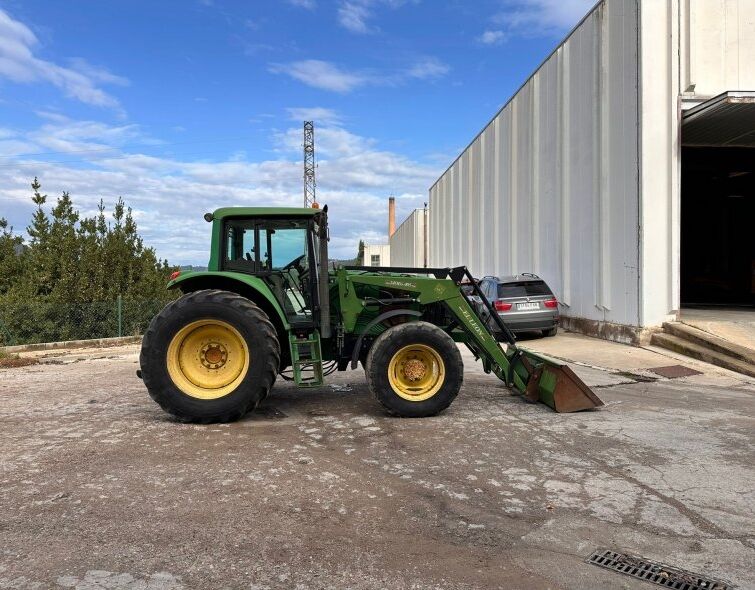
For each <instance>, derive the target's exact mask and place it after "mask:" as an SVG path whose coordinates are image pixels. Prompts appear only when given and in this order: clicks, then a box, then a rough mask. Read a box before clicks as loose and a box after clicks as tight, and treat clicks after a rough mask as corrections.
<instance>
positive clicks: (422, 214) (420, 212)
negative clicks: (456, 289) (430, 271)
mask: <svg viewBox="0 0 755 590" xmlns="http://www.w3.org/2000/svg"><path fill="white" fill-rule="evenodd" d="M427 223H428V212H427V210H426V209H415V210H414V211H412V212H411V213H410V214H409V216H408V217H407V218H406V219H405V220H404V222H403V223H402V224H401V225H399V226H398V229H396V231H395V232H394V233H393V235H391V238H390V245H391V265H392V266H403V267H413V268H423V267H427V266H430V265H429V261H428V254H429V253H428V243H427V242H426V241H425V234H426V231H425V230H426V228H427Z"/></svg>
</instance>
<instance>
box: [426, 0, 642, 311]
mask: <svg viewBox="0 0 755 590" xmlns="http://www.w3.org/2000/svg"><path fill="white" fill-rule="evenodd" d="M637 21H638V14H637V5H636V2H635V0H607V1H606V2H604V3H603V4H600V5H598V6H597V7H596V8H595V9H594V10H593V11H592V12H591V13H590V14H589V15H588V16H587V17H586V18H585V19H584V21H583V22H582V23H581V24H580V25H579V26H578V27H577V28H576V29H575V30H574V31H573V32H572V33H571V34H570V36H569V37H568V38H567V39H566V40H565V41H564V43H563V44H562V45H561V46H560V47H559V48H558V49H557V50H556V51H555V52H554V53H553V54H552V55H551V56H550V57H549V58H548V59H547V60H546V61H545V63H544V64H543V65H542V66H541V67H540V68H539V69H538V70H537V72H536V73H535V74H534V75H533V76H532V77H531V78H530V79H529V80H528V81H527V82H526V83H525V84H524V86H523V87H522V88H521V89H520V90H519V91H518V92H517V93H516V95H515V96H514V97H513V98H512V99H511V100H510V101H509V102H508V103H507V104H506V106H504V108H503V109H502V110H501V111H500V112H499V113H498V115H497V116H496V117H495V118H494V119H493V121H491V123H490V124H489V125H488V126H487V127H486V128H485V129H484V130H483V131H482V133H481V134H480V135H479V136H478V137H477V138H476V139H475V140H474V141H473V142H472V144H471V145H470V146H469V147H468V148H467V149H466V150H465V151H464V152H463V153H462V154H461V156H460V157H459V158H458V159H457V160H456V161H455V162H454V163H453V165H452V166H451V167H450V168H449V169H448V170H447V171H446V172H445V173H444V174H443V176H441V178H440V179H439V180H438V181H437V182H436V184H435V185H433V187H432V188H431V189H430V220H429V226H430V265H431V266H455V265H460V264H466V265H467V266H468V267H469V268H470V269H471V270H472V272H473V273H474V274H475V275H477V276H483V275H487V274H493V275H506V274H514V273H519V272H535V273H537V274H538V275H540V276H542V277H543V278H545V279H546V280H547V281H548V283H549V284H550V285H551V287H552V288H553V289H554V291H555V292H556V294H557V296H558V298H559V300H561V301H562V302H563V303H565V304H566V305H565V306H564V307H563V309H562V312H563V313H564V315H569V316H574V317H581V318H588V319H593V320H599V321H609V322H614V323H620V324H628V325H635V326H636V325H639V310H638V299H639V287H638V255H639V249H638V240H639V229H638V226H639V219H638V210H639V197H638V147H637V146H638V108H637V92H638V90H637V79H638V55H637V50H638V43H637V38H638V34H637Z"/></svg>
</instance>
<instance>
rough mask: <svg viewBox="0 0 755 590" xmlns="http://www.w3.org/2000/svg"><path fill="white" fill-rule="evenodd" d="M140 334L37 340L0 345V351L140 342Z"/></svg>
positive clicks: (31, 350) (97, 346)
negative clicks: (30, 342) (86, 338)
mask: <svg viewBox="0 0 755 590" xmlns="http://www.w3.org/2000/svg"><path fill="white" fill-rule="evenodd" d="M141 340H142V337H141V336H121V337H117V338H94V339H92V340H65V341H63V342H39V343H37V344H20V345H18V346H0V351H2V352H7V353H14V352H33V351H38V350H60V349H67V348H105V347H108V346H118V345H119V344H134V343H137V342H141Z"/></svg>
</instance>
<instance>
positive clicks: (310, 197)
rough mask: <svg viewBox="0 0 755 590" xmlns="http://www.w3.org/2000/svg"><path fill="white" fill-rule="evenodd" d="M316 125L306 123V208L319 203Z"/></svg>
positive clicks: (310, 122) (311, 122)
mask: <svg viewBox="0 0 755 590" xmlns="http://www.w3.org/2000/svg"><path fill="white" fill-rule="evenodd" d="M316 188H317V182H316V181H315V123H314V121H304V206H305V207H312V205H314V204H315V203H317V199H316V196H315V191H316Z"/></svg>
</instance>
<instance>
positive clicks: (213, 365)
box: [139, 289, 280, 424]
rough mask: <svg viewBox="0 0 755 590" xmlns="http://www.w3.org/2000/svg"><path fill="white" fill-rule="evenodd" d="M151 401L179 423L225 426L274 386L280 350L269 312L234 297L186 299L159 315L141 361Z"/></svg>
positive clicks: (213, 293) (210, 293)
mask: <svg viewBox="0 0 755 590" xmlns="http://www.w3.org/2000/svg"><path fill="white" fill-rule="evenodd" d="M139 363H140V365H141V372H142V378H143V380H144V384H145V385H146V386H147V391H148V392H149V395H150V397H151V398H152V399H153V400H155V401H156V402H157V403H158V404H159V405H160V407H162V409H163V410H165V411H166V412H168V413H169V414H171V415H173V416H174V417H175V418H177V419H178V420H181V421H183V422H198V423H202V424H207V423H210V422H229V421H232V420H238V419H239V418H241V417H242V416H243V415H244V414H246V413H247V412H249V411H251V410H253V409H254V408H255V407H256V406H257V404H258V403H259V402H260V401H261V400H262V399H264V398H265V396H266V395H267V393H268V392H269V391H270V388H271V387H272V385H273V383H274V381H275V377H276V375H277V373H278V366H279V364H280V344H279V342H278V335H277V334H276V331H275V328H274V326H273V324H272V323H271V322H270V319H269V318H268V316H267V314H265V312H264V311H262V310H261V309H260V308H259V307H257V305H255V304H254V303H253V302H252V301H250V300H248V299H246V298H245V297H242V296H240V295H238V294H236V293H232V292H229V291H219V290H214V289H213V290H202V291H194V292H192V293H188V294H186V295H184V296H182V297H181V298H179V299H177V300H176V301H173V302H171V303H169V304H168V305H166V306H165V308H164V309H163V310H162V311H161V312H160V313H159V314H158V315H156V316H155V317H154V318H153V320H152V322H151V323H150V325H149V328H148V329H147V332H146V334H145V335H144V339H143V340H142V350H141V354H140V357H139Z"/></svg>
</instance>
